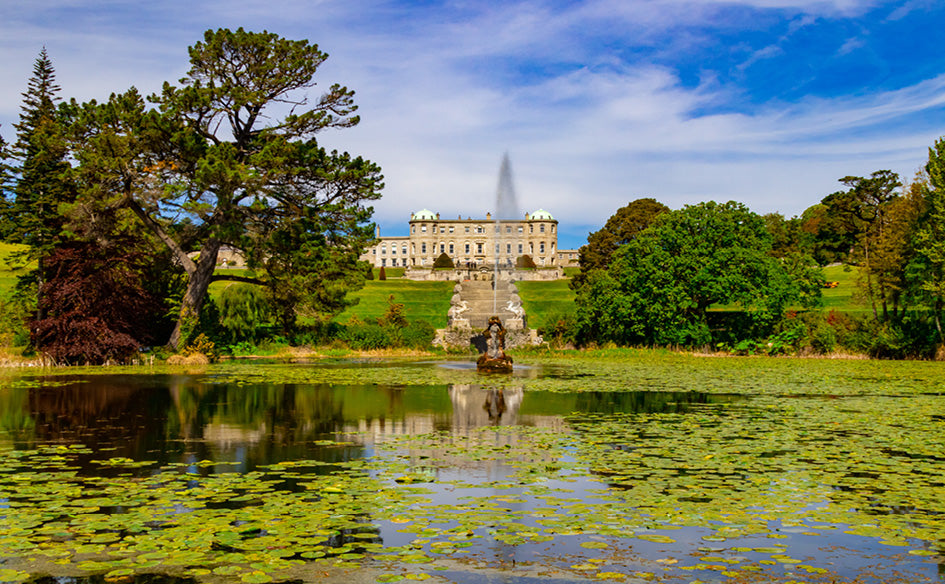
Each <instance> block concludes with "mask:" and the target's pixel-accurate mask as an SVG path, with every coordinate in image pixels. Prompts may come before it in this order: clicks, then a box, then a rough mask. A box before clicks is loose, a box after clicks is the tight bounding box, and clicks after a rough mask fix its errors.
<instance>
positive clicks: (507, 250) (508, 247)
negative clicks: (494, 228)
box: [505, 243, 512, 253]
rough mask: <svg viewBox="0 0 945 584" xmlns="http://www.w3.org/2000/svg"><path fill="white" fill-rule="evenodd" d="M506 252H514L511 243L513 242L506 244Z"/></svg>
mask: <svg viewBox="0 0 945 584" xmlns="http://www.w3.org/2000/svg"><path fill="white" fill-rule="evenodd" d="M505 253H512V244H511V243H506V244H505Z"/></svg>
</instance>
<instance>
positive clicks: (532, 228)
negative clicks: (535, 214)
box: [528, 225, 535, 233]
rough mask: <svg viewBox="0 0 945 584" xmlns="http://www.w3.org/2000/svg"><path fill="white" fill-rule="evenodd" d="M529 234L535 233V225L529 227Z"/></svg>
mask: <svg viewBox="0 0 945 584" xmlns="http://www.w3.org/2000/svg"><path fill="white" fill-rule="evenodd" d="M528 232H529V233H535V226H534V225H529V226H528Z"/></svg>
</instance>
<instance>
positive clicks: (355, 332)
mask: <svg viewBox="0 0 945 584" xmlns="http://www.w3.org/2000/svg"><path fill="white" fill-rule="evenodd" d="M341 340H343V341H344V342H345V343H347V345H348V346H349V347H351V348H352V349H356V350H359V351H368V350H372V349H383V348H385V347H389V346H390V345H391V338H390V334H389V332H388V330H387V329H386V328H385V327H382V326H380V325H376V324H368V323H353V324H349V325H348V326H347V327H346V328H345V332H344V333H343V334H342V335H341Z"/></svg>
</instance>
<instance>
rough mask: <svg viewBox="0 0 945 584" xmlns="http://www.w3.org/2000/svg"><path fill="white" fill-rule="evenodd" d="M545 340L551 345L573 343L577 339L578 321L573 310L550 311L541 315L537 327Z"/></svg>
mask: <svg viewBox="0 0 945 584" xmlns="http://www.w3.org/2000/svg"><path fill="white" fill-rule="evenodd" d="M537 328H538V334H540V335H541V336H542V337H543V338H544V340H545V342H547V343H549V344H551V345H557V346H561V345H567V344H574V343H575V342H576V341H577V334H578V322H577V315H576V314H574V313H573V312H565V311H558V312H550V313H548V314H545V315H543V316H542V319H541V324H540V325H539V326H538V327H537Z"/></svg>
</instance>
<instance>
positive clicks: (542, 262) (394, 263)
mask: <svg viewBox="0 0 945 584" xmlns="http://www.w3.org/2000/svg"><path fill="white" fill-rule="evenodd" d="M452 260H453V263H454V264H455V265H457V266H462V265H465V264H475V263H476V260H475V259H470V258H465V259H464V260H462V261H460V259H459V258H452ZM426 261H427V260H426V258H420V265H421V266H422V265H425V264H426ZM416 263H417V261H416V258H415V259H414V260H413V264H414V265H416ZM430 263H431V264H432V263H433V259H432V258H430ZM502 263H504V264H505V265H507V266H509V267H511V266H513V265H514V264H515V261H514V260H513V259H512V258H510V257H507V258H504V262H502ZM537 263H538V265H539V266H544V265H545V258H543V257H541V258H538V262H537ZM381 265H382V266H387V258H381ZM390 265H391V267H394V268H396V267H398V266H400V267H407V265H408V264H407V258H403V259H402V260H400V263H399V264H398V260H397V258H391V259H390Z"/></svg>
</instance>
